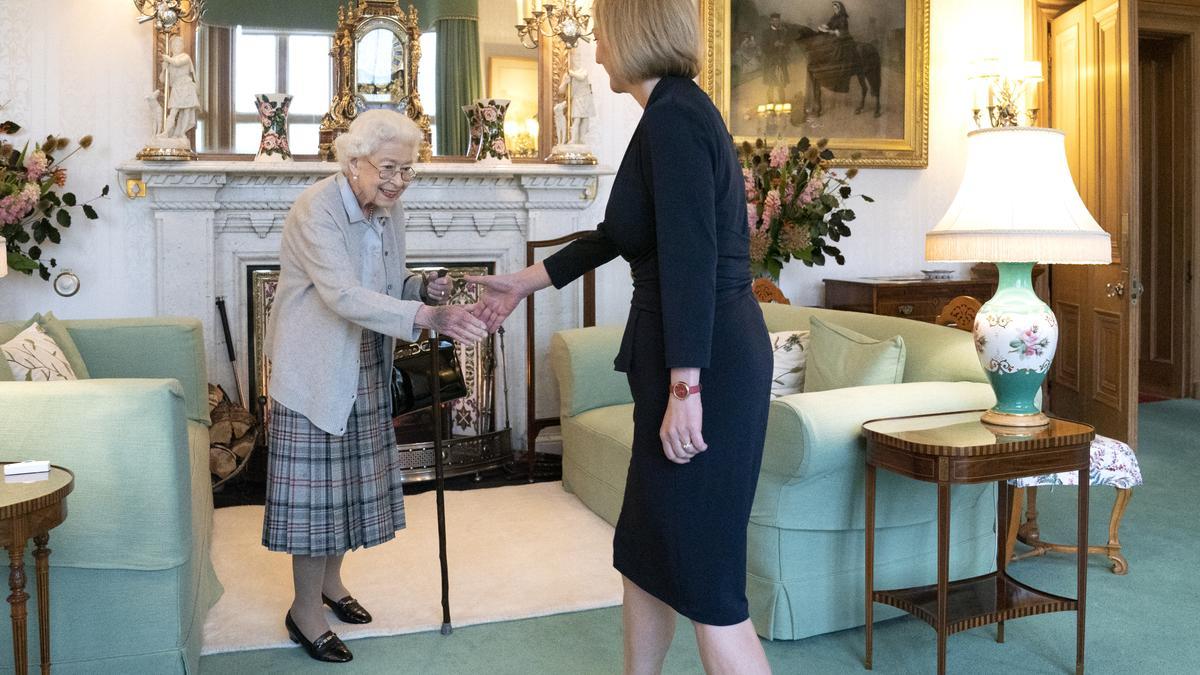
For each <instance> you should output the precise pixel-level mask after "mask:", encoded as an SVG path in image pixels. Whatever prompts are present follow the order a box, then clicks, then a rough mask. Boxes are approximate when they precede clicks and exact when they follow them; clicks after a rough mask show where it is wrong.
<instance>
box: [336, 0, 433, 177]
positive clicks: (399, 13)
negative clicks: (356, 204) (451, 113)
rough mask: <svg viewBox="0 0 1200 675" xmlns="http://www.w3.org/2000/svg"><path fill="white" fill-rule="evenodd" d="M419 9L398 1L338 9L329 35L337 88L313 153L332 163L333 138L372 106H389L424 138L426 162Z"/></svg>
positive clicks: (373, 0)
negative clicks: (335, 25)
mask: <svg viewBox="0 0 1200 675" xmlns="http://www.w3.org/2000/svg"><path fill="white" fill-rule="evenodd" d="M420 39H421V29H420V27H419V23H418V19H417V9H416V8H415V7H413V6H411V5H410V6H409V8H408V10H407V11H405V10H403V9H401V8H400V0H357V1H355V0H351V1H350V3H349V4H348V5H347V6H346V7H345V8H342V7H339V8H338V28H337V32H336V33H334V36H333V51H332V52H331V55H332V56H333V81H334V83H335V86H336V88H335V90H334V94H333V98H332V101H331V102H330V104H329V112H328V113H326V114H325V117H324V118H323V119H322V120H321V133H320V146H319V148H318V150H317V153H318V154H319V155H320V156H321V157H322V158H324V159H333V140H334V139H335V138H337V136H338V134H340V133H342V132H344V131H345V130H346V129H348V128H349V127H350V123H351V122H352V121H354V118H355V116H356V115H358V113H359V112H361V111H364V110H369V109H371V108H390V109H392V110H396V111H398V112H402V113H404V114H405V115H408V116H409V118H411V119H412V120H413V121H414V122H416V123H417V124H418V125H419V126H420V127H421V130H422V131H423V132H424V134H425V142H424V143H422V144H421V151H420V160H421V161H423V162H427V161H429V159H430V157H431V155H432V137H431V126H430V121H429V118H428V117H426V116H425V111H424V109H423V108H422V106H421V95H420V93H419V92H418V90H417V72H418V64H419V62H420V58H421V43H420Z"/></svg>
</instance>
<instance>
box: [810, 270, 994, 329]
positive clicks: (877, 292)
mask: <svg viewBox="0 0 1200 675" xmlns="http://www.w3.org/2000/svg"><path fill="white" fill-rule="evenodd" d="M995 292H996V282H995V281H994V280H987V279H910V278H896V277H887V278H874V279H872V278H864V279H825V307H826V308H828V309H843V310H848V311H851V312H867V313H868V314H882V315H885V316H898V317H902V318H905V319H915V320H917V321H929V322H932V321H933V320H934V319H935V318H937V315H938V312H940V311H941V309H942V307H944V306H945V305H946V303H947V302H949V301H950V300H951V298H954V297H955V296H959V295H970V296H973V297H975V298H978V299H979V300H980V301H981V302H986V301H987V300H988V299H989V298H991V297H992V295H993V294H994V293H995Z"/></svg>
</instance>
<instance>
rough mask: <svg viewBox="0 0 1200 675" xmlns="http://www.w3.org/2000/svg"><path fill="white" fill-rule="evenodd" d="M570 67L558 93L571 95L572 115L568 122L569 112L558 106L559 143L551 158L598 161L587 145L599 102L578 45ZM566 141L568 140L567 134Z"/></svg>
mask: <svg viewBox="0 0 1200 675" xmlns="http://www.w3.org/2000/svg"><path fill="white" fill-rule="evenodd" d="M570 52H571V56H570V67H569V68H567V71H566V72H565V73H563V78H562V82H560V83H559V85H558V93H559V94H566V95H567V96H568V97H569V99H570V104H571V105H570V110H571V119H570V123H569V125H568V121H567V119H566V115H565V113H560V112H559V108H558V106H555V115H554V122H555V127H554V136H555V141H556V142H557V145H555V147H554V150H553V151H551V155H550V161H551V162H554V161H559V162H562V163H567V164H595V163H596V157H595V155H593V154H592V153H591V151H590V150H589V148H588V145H587V138H588V132H589V130H590V129H591V120H592V118H593V117H595V116H596V104H595V102H594V100H593V98H592V83H591V82H590V81H589V80H588V72H587V69H586V68H584V64H583V55H582V54H581V53H580V50H579V49H578V48H575V49H572V50H570ZM564 136H565V137H566V138H565V141H564V138H563V137H564Z"/></svg>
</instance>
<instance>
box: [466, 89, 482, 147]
mask: <svg viewBox="0 0 1200 675" xmlns="http://www.w3.org/2000/svg"><path fill="white" fill-rule="evenodd" d="M462 111H463V114H464V115H466V116H467V129H468V131H469V132H470V134H469V136H468V140H467V152H466V155H467V157H468V158H470V159H477V158H478V157H479V142H480V140H481V139H482V137H483V124H481V123H480V122H479V106H477V105H476V104H474V103H468V104H467V105H464V106H463V107H462Z"/></svg>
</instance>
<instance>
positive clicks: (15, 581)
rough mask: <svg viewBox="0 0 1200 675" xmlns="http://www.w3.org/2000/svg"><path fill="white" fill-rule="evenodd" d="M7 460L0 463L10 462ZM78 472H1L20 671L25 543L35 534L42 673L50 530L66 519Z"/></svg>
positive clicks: (24, 660)
mask: <svg viewBox="0 0 1200 675" xmlns="http://www.w3.org/2000/svg"><path fill="white" fill-rule="evenodd" d="M8 463H9V462H0V464H8ZM74 487H75V474H73V473H71V472H70V471H68V470H67V469H64V468H62V467H60V466H51V467H50V471H49V472H47V473H42V474H24V475H19V476H0V544H3V546H4V548H6V549H8V568H9V572H8V587H9V589H10V590H11V591H12V592H11V593H10V594H9V596H8V602H9V604H10V605H12V636H13V661H14V664H13V665H14V666H15V667H16V672H17V673H25V672H27V670H28V668H29V658H28V656H27V654H26V646H27V645H26V643H27V642H28V636H27V634H26V629H25V617H26V607H25V603H26V601H27V600H29V594H28V593H26V592H25V545H26V542H27V541H28V540H29V539H30V538H32V539H33V544H34V551H33V557H34V560H35V561H36V569H37V596H38V597H37V599H38V643H39V647H40V648H41V657H42V673H49V672H50V549H49V548H47V544H48V543H49V542H50V530H52V529H54V528H55V527H57V526H58V525H59V524H60V523H62V522H63V521H64V520H66V519H67V495H69V494H71V490H72V489H74Z"/></svg>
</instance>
